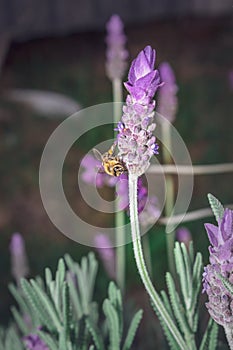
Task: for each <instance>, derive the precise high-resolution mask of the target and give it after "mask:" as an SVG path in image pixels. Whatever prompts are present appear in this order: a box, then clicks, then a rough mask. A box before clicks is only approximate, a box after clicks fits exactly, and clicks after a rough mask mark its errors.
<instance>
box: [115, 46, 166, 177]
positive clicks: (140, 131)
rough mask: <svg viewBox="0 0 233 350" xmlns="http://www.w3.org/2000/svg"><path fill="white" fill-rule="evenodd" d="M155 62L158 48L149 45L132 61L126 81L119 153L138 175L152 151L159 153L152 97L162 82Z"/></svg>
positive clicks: (146, 163)
mask: <svg viewBox="0 0 233 350" xmlns="http://www.w3.org/2000/svg"><path fill="white" fill-rule="evenodd" d="M154 65H155V50H153V49H152V48H151V47H150V46H147V47H146V48H145V49H144V50H143V51H141V52H140V53H139V55H138V56H137V58H136V59H135V60H134V61H133V62H132V64H131V67H130V70H129V75H128V82H127V83H125V87H126V89H127V90H128V92H129V95H128V96H127V99H126V106H124V107H123V116H122V119H121V122H119V124H118V148H119V157H121V158H122V160H123V161H124V163H125V164H126V166H127V169H128V171H129V172H130V173H131V174H134V175H135V176H140V175H142V174H143V173H144V172H145V171H146V170H147V168H148V167H149V165H150V158H151V157H152V155H153V154H158V144H157V143H156V142H155V141H156V139H155V136H153V134H152V131H153V130H154V129H155V123H153V119H154V108H155V101H153V97H154V94H155V92H156V91H157V89H158V88H159V87H160V86H161V83H160V76H159V72H158V71H157V70H154Z"/></svg>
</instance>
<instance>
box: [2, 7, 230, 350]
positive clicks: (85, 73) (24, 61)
mask: <svg viewBox="0 0 233 350" xmlns="http://www.w3.org/2000/svg"><path fill="white" fill-rule="evenodd" d="M230 11H232V8H230V7H229V12H230ZM77 16H78V14H77ZM123 18H124V17H123ZM232 27H233V22H232V16H231V15H230V14H225V15H217V14H215V16H212V17H210V16H207V15H202V16H191V15H186V16H185V15H182V16H181V15H176V16H169V17H166V16H165V17H162V16H161V18H160V17H159V16H154V18H151V16H150V17H149V19H148V18H143V19H138V20H137V19H134V20H132V21H129V24H126V34H127V37H128V43H127V46H128V49H129V52H130V59H132V58H133V57H135V55H136V54H137V53H138V52H139V50H141V49H142V48H143V47H144V46H146V45H148V44H149V45H151V46H152V47H154V48H156V51H157V64H158V63H160V62H162V61H168V62H169V63H170V64H171V66H172V67H173V69H174V72H175V74H176V78H177V84H178V86H179V92H178V100H179V110H178V114H177V118H176V121H175V124H174V125H175V127H176V128H177V130H178V131H179V132H180V134H181V136H182V137H183V139H184V141H185V143H186V145H187V147H188V149H189V151H190V155H191V158H192V161H193V163H194V164H213V163H223V162H232V161H233V159H232V158H233V157H232V147H233V138H232V129H233V119H232V112H231V110H232V104H233V102H232V101H233V99H232V97H233V86H232V85H233V82H232V81H231V80H230V72H231V71H232V69H233V66H232V62H233V42H232ZM55 34H56V33H53V36H51V34H50V36H49V35H47V36H46V35H44V36H43V37H41V38H36V39H34V38H31V39H30V40H27V41H15V40H14V38H13V40H11V42H10V46H9V50H8V51H7V54H6V58H5V61H4V64H3V67H2V72H1V79H0V154H1V164H0V198H1V201H0V231H1V235H0V287H1V288H0V322H1V323H2V324H6V323H8V320H9V316H10V312H9V306H10V304H11V303H12V302H13V301H12V299H11V296H10V293H9V292H8V289H7V285H8V283H9V282H10V281H11V280H12V277H11V274H10V258H9V242H10V238H11V235H12V233H13V232H20V233H21V234H22V235H23V237H24V239H25V242H26V249H27V253H28V259H29V263H30V275H31V276H35V275H37V274H39V273H42V271H43V270H44V268H45V267H46V266H50V267H51V269H52V270H54V269H55V266H56V265H57V261H58V258H59V257H61V256H63V255H64V254H65V253H69V254H70V255H71V256H72V257H73V258H74V259H75V260H78V261H79V260H80V258H81V256H82V255H83V254H87V253H88V252H89V251H90V250H91V249H90V248H89V247H84V246H82V245H79V244H78V243H75V244H74V242H72V241H71V240H69V239H68V238H66V237H65V236H64V235H62V234H61V233H60V232H59V231H58V230H57V229H56V228H55V227H54V226H53V224H52V223H51V222H50V220H49V218H48V217H47V214H46V212H45V210H44V208H43V205H42V202H41V199H40V193H39V184H38V168H39V162H40V157H41V154H42V151H43V148H44V145H45V144H46V141H47V139H48V138H49V136H50V134H51V133H52V132H53V130H54V129H55V128H56V127H57V126H58V125H59V123H60V122H61V119H59V118H55V117H54V118H45V117H44V116H42V115H40V114H38V113H35V112H32V110H30V108H27V107H26V106H22V105H18V104H13V103H11V102H9V101H7V100H6V98H4V95H5V94H6V91H7V90H8V89H12V88H23V89H39V90H48V91H54V92H58V93H62V94H64V95H66V96H69V97H71V98H73V99H74V100H75V101H77V102H78V103H79V104H80V105H81V106H82V107H84V108H85V107H88V106H91V105H94V104H98V103H104V102H109V101H111V99H112V94H111V83H110V81H108V79H107V78H106V75H105V32H104V26H101V25H99V26H98V29H95V30H93V31H90V30H89V31H87V30H83V31H82V32H78V31H77V30H75V29H73V31H70V33H69V34H64V33H63V34H61V33H60V35H59V36H57V35H55ZM95 140H99V134H98V137H97V134H96V135H95V134H92V135H90V137H86V138H84V137H83V139H82V141H83V142H80V143H79V144H77V145H74V147H72V149H71V150H70V152H69V154H68V156H67V159H66V164H65V171H64V183H65V190H66V194H67V197H68V199H69V201H70V203H71V204H72V207H73V208H74V210H76V211H77V212H78V211H79V210H82V208H81V207H82V204H81V199H80V194H79V192H78V191H77V186H76V174H77V169H78V164H79V162H80V160H81V158H82V157H83V156H84V154H85V153H86V151H87V150H89V149H90V147H92V145H93V143H94V142H95ZM208 192H211V193H213V194H214V195H215V196H216V197H218V198H219V199H220V200H221V202H222V203H232V195H233V190H232V174H221V175H204V176H198V177H195V183H194V192H193V198H192V202H191V204H190V210H192V209H199V208H202V207H207V206H208V203H207V197H206V194H207V193H208ZM87 215H88V213H87ZM97 220H98V221H99V222H100V223H103V222H104V220H105V217H104V215H103V216H101V217H99V216H98V217H97ZM209 220H211V219H208V220H207V221H209ZM205 221H206V220H199V221H196V222H192V223H189V224H187V225H186V226H187V227H188V228H189V229H190V231H191V232H192V235H193V240H194V246H195V248H196V250H199V251H201V252H202V253H203V254H204V262H206V261H207V257H208V254H207V247H208V242H207V237H206V233H205V232H204V228H203V223H204V222H205ZM149 237H150V243H151V254H152V259H153V278H154V280H156V284H157V287H159V288H163V287H164V285H165V281H164V277H163V272H165V271H166V270H167V262H166V247H165V236H164V229H163V227H162V226H158V225H156V227H154V228H153V229H151V230H150V232H149ZM126 249H127V265H126V267H127V272H126V273H127V288H126V295H125V298H126V300H128V303H129V305H131V304H136V305H137V306H139V307H143V308H144V309H145V313H144V321H143V325H144V328H143V335H144V339H148V349H149V348H150V346H151V347H153V345H154V340H153V339H152V338H151V337H147V336H146V334H147V332H150V331H151V329H150V327H151V322H146V320H148V319H150V318H153V319H154V315H153V312H152V311H151V310H150V306H149V303H148V300H147V296H146V295H145V291H144V289H143V287H142V285H141V282H140V281H139V277H138V274H137V272H136V267H135V262H134V259H133V253H132V247H131V245H128V246H127V248H126ZM108 282H109V281H108V277H107V276H106V273H104V271H103V268H102V269H101V270H100V272H99V274H98V277H97V290H96V299H97V300H99V301H102V300H103V297H104V296H105V295H106V289H107V285H108ZM135 286H137V288H135ZM129 307H130V306H129ZM153 327H154V328H155V331H156V336H157V338H158V341H159V339H160V338H161V334H160V332H159V325H158V324H157V323H154V325H153ZM139 332H140V330H139ZM150 341H151V342H152V344H149V342H150ZM160 341H161V340H160Z"/></svg>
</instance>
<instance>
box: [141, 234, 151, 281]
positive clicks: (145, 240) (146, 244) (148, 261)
mask: <svg viewBox="0 0 233 350" xmlns="http://www.w3.org/2000/svg"><path fill="white" fill-rule="evenodd" d="M142 247H143V251H144V254H145V261H146V265H147V268H148V272H149V275H150V276H151V277H152V272H153V270H152V262H151V252H150V239H149V234H148V233H147V234H146V235H144V236H143V237H142ZM152 279H153V278H152Z"/></svg>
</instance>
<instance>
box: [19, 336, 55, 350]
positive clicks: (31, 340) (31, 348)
mask: <svg viewBox="0 0 233 350" xmlns="http://www.w3.org/2000/svg"><path fill="white" fill-rule="evenodd" d="M23 340H24V343H25V345H26V347H27V349H28V350H49V348H48V346H47V345H46V344H45V343H44V342H43V340H42V339H40V337H39V335H37V334H29V335H27V336H26V337H23Z"/></svg>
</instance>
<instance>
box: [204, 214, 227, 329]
mask: <svg viewBox="0 0 233 350" xmlns="http://www.w3.org/2000/svg"><path fill="white" fill-rule="evenodd" d="M205 228H206V231H207V234H208V237H209V241H210V244H211V246H210V247H209V252H210V264H209V265H207V266H206V267H205V269H204V273H203V291H205V292H206V293H207V295H208V298H209V301H208V303H207V304H206V306H207V308H208V310H209V313H210V315H211V317H212V318H213V319H214V320H215V321H216V322H217V323H219V324H220V325H222V326H226V325H229V324H230V323H231V324H232V323H233V297H232V295H231V294H230V293H229V291H228V290H227V289H226V287H225V286H224V285H223V283H222V281H221V279H220V277H219V274H221V275H222V276H223V277H225V278H227V279H228V280H229V282H230V283H233V211H232V210H230V209H226V210H225V211H224V215H223V218H222V220H219V223H218V226H215V225H212V224H205Z"/></svg>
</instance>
